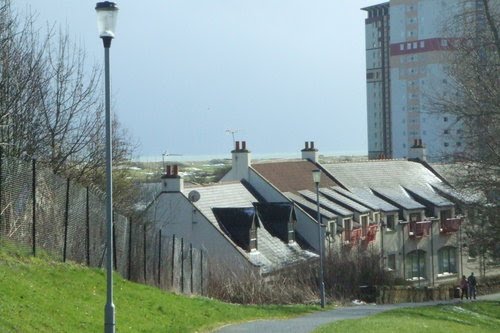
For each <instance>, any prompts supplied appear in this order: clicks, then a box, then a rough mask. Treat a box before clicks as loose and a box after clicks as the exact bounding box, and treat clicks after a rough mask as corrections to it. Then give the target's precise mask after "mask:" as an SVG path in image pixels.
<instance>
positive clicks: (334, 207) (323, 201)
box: [299, 190, 353, 216]
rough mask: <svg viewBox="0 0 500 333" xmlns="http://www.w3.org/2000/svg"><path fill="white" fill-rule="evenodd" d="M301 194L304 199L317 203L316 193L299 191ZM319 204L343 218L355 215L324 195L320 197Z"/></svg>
mask: <svg viewBox="0 0 500 333" xmlns="http://www.w3.org/2000/svg"><path fill="white" fill-rule="evenodd" d="M299 193H300V195H302V196H303V197H305V198H307V199H309V200H311V201H313V202H316V193H314V192H312V191H309V190H304V191H299ZM319 203H320V205H321V206H323V207H325V208H326V209H328V210H330V211H332V212H334V213H335V214H336V215H341V216H352V215H353V212H352V211H350V210H348V209H345V208H344V207H342V206H340V205H338V204H336V203H334V202H332V201H330V200H328V199H327V198H325V197H324V196H322V195H320V196H319Z"/></svg>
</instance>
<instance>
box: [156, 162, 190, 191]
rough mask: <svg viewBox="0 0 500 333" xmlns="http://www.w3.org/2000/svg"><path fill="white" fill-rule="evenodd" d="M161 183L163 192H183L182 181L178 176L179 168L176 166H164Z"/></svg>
mask: <svg viewBox="0 0 500 333" xmlns="http://www.w3.org/2000/svg"><path fill="white" fill-rule="evenodd" d="M161 181H162V184H163V192H181V191H182V190H184V179H183V178H182V177H181V176H179V166H178V165H177V164H175V165H167V166H166V168H165V174H163V176H161Z"/></svg>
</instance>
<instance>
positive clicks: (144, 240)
mask: <svg viewBox="0 0 500 333" xmlns="http://www.w3.org/2000/svg"><path fill="white" fill-rule="evenodd" d="M105 222H106V209H105V195H104V194H103V193H99V192H98V191H97V190H92V189H90V188H88V187H83V186H81V185H79V184H77V183H75V182H73V181H72V180H70V179H65V178H63V177H60V176H58V175H55V174H54V173H53V172H52V171H51V170H49V169H47V168H43V167H40V166H39V165H38V164H37V162H36V160H29V161H26V160H19V159H12V158H6V157H4V156H3V155H2V152H1V151H0V238H4V239H7V240H10V241H14V242H16V243H17V244H18V246H22V247H25V248H28V249H29V250H30V251H31V253H32V254H33V255H34V256H36V255H37V254H39V252H40V251H43V252H44V253H47V254H48V255H49V256H50V257H52V258H54V259H55V260H60V261H63V262H65V261H67V260H71V261H75V262H78V263H82V264H86V265H87V266H91V267H102V266H103V263H104V261H105V251H106V234H105V233H106V228H105V225H106V223H105ZM113 240H114V244H113V245H114V246H113V257H114V264H115V267H114V268H115V270H116V271H117V272H119V273H120V274H121V275H122V276H123V277H125V278H127V279H130V280H133V281H137V282H141V283H146V284H149V285H154V286H157V287H159V288H162V289H165V290H174V291H177V292H183V293H194V294H200V295H202V294H205V286H206V285H207V282H206V281H207V277H208V270H207V258H206V255H205V254H204V253H203V252H202V251H201V250H199V249H196V248H193V247H192V245H191V244H189V243H186V242H184V240H183V239H181V238H176V237H175V236H174V237H170V236H169V237H167V236H165V235H162V233H161V230H159V229H158V228H156V227H155V226H154V225H149V224H148V223H147V221H146V222H142V223H132V222H131V221H130V219H128V218H127V217H125V216H123V215H120V214H118V213H115V214H114V216H113Z"/></svg>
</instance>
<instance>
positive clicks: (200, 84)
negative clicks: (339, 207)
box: [12, 0, 383, 159]
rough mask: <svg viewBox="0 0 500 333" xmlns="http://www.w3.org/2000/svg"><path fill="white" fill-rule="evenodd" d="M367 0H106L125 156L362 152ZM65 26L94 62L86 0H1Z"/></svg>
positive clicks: (94, 39)
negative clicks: (239, 145)
mask: <svg viewBox="0 0 500 333" xmlns="http://www.w3.org/2000/svg"><path fill="white" fill-rule="evenodd" d="M381 2H383V1H373V0H370V1H368V0H237V1H236V0H210V1H208V0H149V1H147V2H146V1H137V0H134V1H131V0H122V1H116V3H117V5H118V7H119V9H120V11H119V16H118V23H117V31H116V37H115V39H114V40H113V42H112V45H111V50H110V56H111V60H110V62H111V64H110V66H111V67H110V68H111V89H112V109H113V111H114V112H115V113H116V114H117V116H118V118H119V120H120V122H121V123H122V125H123V127H124V128H126V129H127V130H128V132H129V133H130V136H131V138H133V139H134V140H135V141H138V142H139V143H140V145H139V148H138V150H137V151H136V154H135V155H136V157H138V156H141V157H143V158H144V157H148V158H151V157H153V156H157V157H158V158H159V159H161V156H162V153H165V152H167V153H170V154H173V153H176V154H182V155H215V154H228V155H229V151H230V150H231V149H232V146H233V141H232V140H233V139H232V135H231V133H229V132H228V131H227V130H233V131H236V132H235V133H234V136H235V139H236V140H239V141H243V140H244V141H247V147H248V148H249V149H250V150H251V151H252V152H253V153H258V154H277V153H297V154H298V153H299V151H300V149H302V148H303V147H304V142H305V141H315V145H316V147H317V148H318V149H319V151H320V153H327V152H328V153H337V154H366V151H367V138H366V135H367V133H366V84H365V51H364V44H365V36H364V35H365V33H364V19H365V17H366V12H364V11H362V10H360V8H363V7H366V6H369V5H373V4H377V3H381ZM12 3H13V4H14V6H15V8H16V10H18V11H19V12H20V13H23V12H26V11H27V10H30V11H32V12H35V13H37V22H38V23H39V25H40V26H41V27H43V26H45V24H46V23H47V22H49V23H51V24H56V25H60V26H61V27H62V28H66V27H67V28H68V30H69V35H70V36H71V38H72V39H73V40H74V41H77V42H79V43H81V44H82V45H83V47H84V48H85V50H86V53H87V60H88V65H89V67H90V65H91V64H93V63H94V62H95V63H98V64H103V62H104V51H103V47H102V42H101V40H100V39H99V37H98V33H97V24H96V15H95V10H94V8H95V3H96V1H88V0H12Z"/></svg>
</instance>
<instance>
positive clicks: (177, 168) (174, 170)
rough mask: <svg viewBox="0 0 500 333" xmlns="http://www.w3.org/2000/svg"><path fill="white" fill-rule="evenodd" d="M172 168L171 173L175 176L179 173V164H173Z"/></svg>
mask: <svg viewBox="0 0 500 333" xmlns="http://www.w3.org/2000/svg"><path fill="white" fill-rule="evenodd" d="M172 169H173V170H172V175H173V176H177V174H178V173H179V166H178V165H177V164H175V165H174V166H173V168H172Z"/></svg>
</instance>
